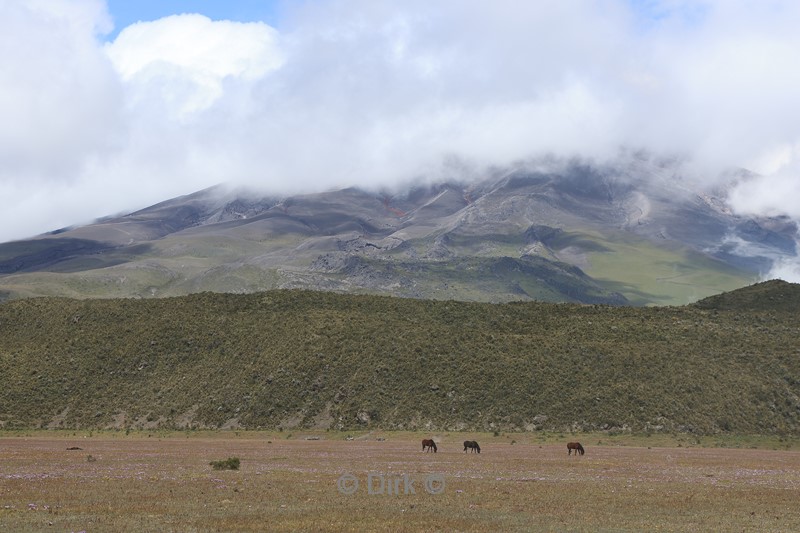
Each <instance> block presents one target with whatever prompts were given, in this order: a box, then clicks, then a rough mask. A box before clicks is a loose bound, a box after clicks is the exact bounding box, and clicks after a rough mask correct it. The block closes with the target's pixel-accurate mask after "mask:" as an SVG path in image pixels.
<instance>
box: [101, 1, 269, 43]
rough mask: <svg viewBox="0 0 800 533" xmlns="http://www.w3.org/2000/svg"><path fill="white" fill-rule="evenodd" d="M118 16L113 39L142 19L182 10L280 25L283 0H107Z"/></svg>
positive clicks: (177, 12) (159, 16) (153, 18)
mask: <svg viewBox="0 0 800 533" xmlns="http://www.w3.org/2000/svg"><path fill="white" fill-rule="evenodd" d="M107 4H108V10H109V12H110V14H111V16H112V18H113V19H114V31H113V32H112V33H111V34H110V35H108V36H107V38H108V39H109V40H113V39H114V37H116V36H117V34H119V32H120V31H121V30H122V29H123V28H125V27H126V26H129V25H131V24H134V23H136V22H139V21H144V22H149V21H153V20H157V19H160V18H162V17H167V16H169V15H178V14H182V13H199V14H201V15H205V16H207V17H208V18H210V19H212V20H232V21H235V22H253V21H261V22H266V23H267V24H269V25H270V26H275V25H277V24H278V17H279V13H280V4H281V1H280V0H107Z"/></svg>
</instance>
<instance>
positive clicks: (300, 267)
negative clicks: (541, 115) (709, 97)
mask: <svg viewBox="0 0 800 533" xmlns="http://www.w3.org/2000/svg"><path fill="white" fill-rule="evenodd" d="M678 171H679V169H677V168H673V167H670V166H669V165H668V164H666V163H663V162H658V163H653V162H648V161H640V160H636V159H634V160H632V161H630V162H628V164H627V166H626V165H621V166H618V167H598V166H592V165H588V164H584V163H580V162H578V163H574V164H571V165H570V164H565V165H561V166H556V167H553V168H550V169H547V168H538V167H520V168H516V169H506V170H504V171H500V170H498V171H496V172H495V173H494V174H491V175H489V176H486V177H484V179H482V180H477V181H471V182H468V183H467V182H458V181H454V180H451V181H448V182H441V183H434V184H428V185H418V186H415V187H409V188H406V189H404V190H401V189H397V190H395V191H367V190H362V189H357V188H352V187H351V188H346V189H340V190H336V191H329V192H324V193H314V194H304V195H295V196H286V197H279V196H269V195H267V196H264V195H261V194H257V193H253V192H245V191H235V190H228V189H226V188H224V187H214V188H211V189H207V190H204V191H199V192H196V193H193V194H190V195H186V196H183V197H179V198H174V199H171V200H167V201H165V202H161V203H159V204H156V205H154V206H152V207H149V208H145V209H141V210H139V211H136V212H133V213H131V214H128V215H123V216H117V217H107V218H104V219H101V220H99V221H97V222H96V223H93V224H89V225H86V226H82V227H77V228H65V229H62V230H58V231H57V232H51V233H50V234H46V235H43V236H40V237H37V238H33V239H28V240H25V241H16V242H12V243H3V244H0V291H4V292H5V294H6V297H7V298H18V297H26V296H36V295H39V296H47V295H54V296H57V295H61V296H69V297H153V296H156V297H158V296H170V295H180V294H189V293H191V292H197V291H202V290H212V291H221V292H255V291H261V290H268V289H275V288H308V289H319V290H334V291H342V292H350V291H354V292H365V293H372V294H389V295H394V296H403V297H412V298H434V299H457V300H467V301H497V302H500V301H512V300H519V299H523V300H524V299H539V298H545V301H566V302H569V301H572V302H584V303H589V302H596V301H599V299H600V300H602V299H605V300H604V302H605V303H613V304H630V305H654V304H655V305H664V304H667V305H675V304H684V303H690V302H692V301H696V300H698V299H700V298H702V297H705V296H709V295H711V294H716V293H720V292H724V291H726V290H731V289H735V288H738V287H742V286H746V285H748V284H750V283H752V282H754V281H756V280H758V279H759V277H761V276H763V275H764V274H765V273H766V272H768V271H769V269H770V268H771V266H772V265H773V263H774V261H776V260H777V259H780V258H789V259H791V260H794V259H795V258H796V257H797V246H796V238H797V226H796V225H795V224H794V222H792V221H791V220H790V219H788V218H787V217H773V218H760V219H757V218H753V217H750V218H748V217H739V216H736V215H734V214H733V213H732V212H731V211H730V209H729V207H728V206H727V203H726V199H725V197H724V196H719V195H720V194H723V193H724V188H722V187H719V186H716V187H714V188H708V189H707V190H705V189H704V190H700V189H698V188H697V187H696V186H689V185H688V184H687V183H685V182H684V180H683V179H682V178H681V176H680V175H679V174H678ZM720 191H722V192H720ZM532 258H536V259H535V261H536V262H537V264H540V265H543V264H544V262H549V264H548V267H547V269H546V270H547V272H548V273H549V275H548V276H544V277H543V276H542V275H537V273H536V271H535V270H529V272H528V275H526V276H524V277H523V278H521V277H520V276H518V275H516V274H514V275H512V273H514V272H517V271H515V270H513V269H512V270H508V269H504V268H503V267H502V265H507V264H508V261H507V260H508V259H512V260H514V261H517V264H518V265H520V268H522V270H525V268H524V265H527V264H529V263H530V262H531V261H532V260H534V259H532ZM356 263H358V264H360V265H361V268H362V271H363V270H364V269H368V268H372V269H373V270H374V275H372V276H361V277H360V278H359V279H360V281H358V279H353V278H351V279H348V275H349V273H348V270H347V268H348V267H346V265H351V266H352V265H353V264H356ZM450 263H452V265H450ZM470 263H471V264H470ZM337 265H338V267H337ZM457 265H458V268H457ZM575 268H577V269H580V274H579V273H578V272H576V271H575ZM412 271H413V272H415V275H413V276H412V275H410V274H409V273H410V272H412ZM500 272H506V274H505V275H504V276H499V275H498V273H500ZM476 273H477V274H478V275H473V274H476ZM539 274H542V272H541V271H539ZM555 278H561V279H562V280H563V279H570V280H571V283H570V284H568V285H564V284H563V282H562V283H555V284H554V283H553V282H552V281H553V279H555ZM482 280H485V281H484V282H482ZM558 287H560V288H558Z"/></svg>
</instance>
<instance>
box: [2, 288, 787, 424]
mask: <svg viewBox="0 0 800 533" xmlns="http://www.w3.org/2000/svg"><path fill="white" fill-rule="evenodd" d="M756 293H757V294H759V296H758V298H755V297H754V296H753V295H754V294H756ZM776 295H781V296H780V301H792V302H797V301H800V288H799V286H798V285H791V284H786V283H783V282H769V283H767V284H760V285H756V286H753V287H749V288H746V289H742V290H740V291H735V292H733V293H728V294H727V295H725V298H724V299H716V300H714V299H709V300H704V301H702V302H700V303H698V304H697V305H694V306H685V307H661V308H630V307H623V308H618V307H608V306H585V305H584V306H581V305H574V304H546V303H511V304H481V303H463V302H453V301H423V300H411V299H398V298H389V297H377V296H357V295H337V294H332V293H322V292H307V291H274V292H264V293H258V294H248V295H233V294H212V293H201V294H195V295H190V296H184V297H178V298H165V299H149V300H130V299H111V300H71V299H61V298H34V299H26V300H16V301H9V302H5V303H3V304H0V426H3V427H6V428H12V427H81V428H88V427H92V428H103V427H119V428H141V427H157V426H160V427H167V428H184V427H246V428H256V427H269V428H285V429H290V428H293V427H317V428H369V427H379V428H385V429H401V428H402V429H420V428H431V429H484V430H487V429H488V430H491V429H495V428H497V429H506V430H513V429H529V430H530V429H534V428H537V429H540V428H541V429H558V430H564V429H572V428H574V429H583V430H590V429H614V428H618V429H621V428H625V427H627V428H631V429H634V430H654V431H658V430H663V431H691V432H697V433H714V432H718V431H729V432H738V433H791V434H800V348H798V344H797V338H798V333H800V316H798V314H797V313H796V312H795V309H794V307H792V306H786V305H775V306H770V305H752V304H751V303H749V302H752V301H753V300H754V299H755V300H757V301H759V302H770V301H775V300H770V297H773V298H777V296H776ZM737 302H741V305H739V304H737Z"/></svg>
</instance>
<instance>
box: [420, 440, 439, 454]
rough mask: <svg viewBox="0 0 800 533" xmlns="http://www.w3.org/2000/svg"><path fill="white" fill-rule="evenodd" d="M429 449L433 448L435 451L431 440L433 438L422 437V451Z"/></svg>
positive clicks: (434, 444) (434, 450)
mask: <svg viewBox="0 0 800 533" xmlns="http://www.w3.org/2000/svg"><path fill="white" fill-rule="evenodd" d="M431 450H433V453H436V443H435V442H434V441H433V439H423V440H422V451H423V452H424V451H431Z"/></svg>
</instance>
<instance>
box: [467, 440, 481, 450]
mask: <svg viewBox="0 0 800 533" xmlns="http://www.w3.org/2000/svg"><path fill="white" fill-rule="evenodd" d="M467 448H469V449H470V450H472V451H473V453H474V452H478V453H481V447H480V446H478V443H477V441H474V440H465V441H464V451H465V452H466V451H467Z"/></svg>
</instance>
